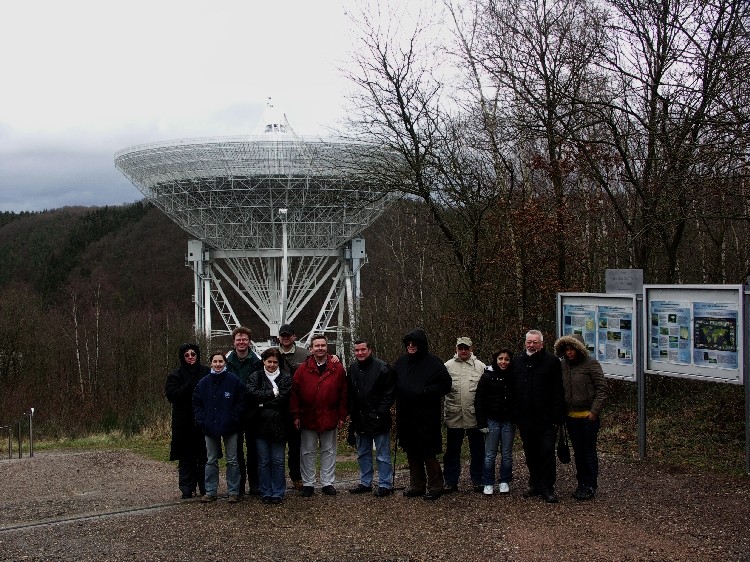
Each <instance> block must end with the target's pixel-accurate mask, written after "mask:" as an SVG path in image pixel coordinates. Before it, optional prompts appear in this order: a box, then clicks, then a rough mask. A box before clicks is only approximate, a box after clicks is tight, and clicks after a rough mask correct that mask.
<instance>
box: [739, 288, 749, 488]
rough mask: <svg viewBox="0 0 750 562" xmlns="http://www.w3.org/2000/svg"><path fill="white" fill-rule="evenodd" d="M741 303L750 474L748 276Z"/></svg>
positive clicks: (747, 470)
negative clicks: (742, 311)
mask: <svg viewBox="0 0 750 562" xmlns="http://www.w3.org/2000/svg"><path fill="white" fill-rule="evenodd" d="M742 293H743V296H742V301H743V302H742V304H743V310H744V314H743V316H744V325H743V329H742V339H743V341H742V342H741V344H742V349H743V350H744V353H743V361H742V373H741V376H742V385H743V386H744V387H745V474H750V381H748V380H747V377H748V374H750V353H749V351H750V350H749V349H748V346H747V342H748V341H750V337H749V336H750V334H749V333H748V330H750V278H748V282H747V283H746V284H745V287H744V288H743V291H742Z"/></svg>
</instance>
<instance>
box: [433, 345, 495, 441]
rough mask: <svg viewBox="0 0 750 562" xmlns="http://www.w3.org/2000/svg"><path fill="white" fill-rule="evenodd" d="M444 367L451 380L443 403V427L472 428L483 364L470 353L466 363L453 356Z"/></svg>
mask: <svg viewBox="0 0 750 562" xmlns="http://www.w3.org/2000/svg"><path fill="white" fill-rule="evenodd" d="M445 367H446V368H447V369H448V373H449V374H450V376H451V379H452V380H453V385H452V386H451V391H450V392H449V393H448V394H447V395H446V397H445V400H444V402H443V420H444V422H445V425H446V426H448V427H451V428H459V429H470V428H474V427H476V426H477V416H476V414H475V412H474V396H475V395H476V392H477V383H479V379H480V378H481V377H482V373H483V372H484V368H485V364H484V363H482V362H481V361H480V360H479V359H477V358H476V357H475V356H474V354H473V353H472V354H471V357H469V359H468V360H467V361H461V360H460V359H459V358H458V355H454V356H453V359H451V360H450V361H446V362H445Z"/></svg>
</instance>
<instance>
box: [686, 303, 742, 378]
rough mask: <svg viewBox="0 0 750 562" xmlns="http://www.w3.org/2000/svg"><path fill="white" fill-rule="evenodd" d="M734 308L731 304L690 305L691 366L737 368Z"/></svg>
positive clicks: (736, 318) (735, 310)
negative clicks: (691, 326)
mask: <svg viewBox="0 0 750 562" xmlns="http://www.w3.org/2000/svg"><path fill="white" fill-rule="evenodd" d="M737 322H738V311H737V306H736V305H735V304H733V303H716V302H712V303H708V302H696V303H694V304H693V326H694V328H693V363H695V364H696V365H704V366H706V367H717V368H720V369H722V368H723V369H736V368H737V367H738V365H739V356H738V353H737Z"/></svg>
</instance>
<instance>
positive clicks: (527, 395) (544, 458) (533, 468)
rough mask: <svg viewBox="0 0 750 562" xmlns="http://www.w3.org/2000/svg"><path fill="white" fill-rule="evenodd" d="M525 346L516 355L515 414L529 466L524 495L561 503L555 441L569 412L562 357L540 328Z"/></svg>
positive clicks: (529, 334) (532, 333)
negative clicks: (547, 347) (549, 347)
mask: <svg viewBox="0 0 750 562" xmlns="http://www.w3.org/2000/svg"><path fill="white" fill-rule="evenodd" d="M525 347H526V350H525V353H518V354H517V355H516V356H515V357H514V358H513V369H514V375H513V376H514V379H515V416H516V421H517V424H518V429H519V430H520V433H521V441H522V442H523V450H524V453H525V456H526V466H527V467H528V469H529V489H528V490H527V491H526V492H525V493H524V494H523V495H524V497H526V498H528V497H533V496H541V497H542V499H543V500H544V501H545V502H547V503H557V502H558V501H559V500H558V498H557V496H556V495H555V480H556V478H557V472H556V471H557V467H556V464H555V463H556V461H555V444H556V441H557V426H558V425H559V424H561V423H564V422H565V416H566V409H565V391H564V390H563V381H562V368H561V367H560V360H559V359H558V358H557V357H555V356H554V355H553V354H552V353H550V352H549V351H545V349H544V336H542V333H541V332H540V331H539V330H529V331H528V332H527V334H526V342H525Z"/></svg>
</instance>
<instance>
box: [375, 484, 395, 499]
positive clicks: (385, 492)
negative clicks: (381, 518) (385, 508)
mask: <svg viewBox="0 0 750 562" xmlns="http://www.w3.org/2000/svg"><path fill="white" fill-rule="evenodd" d="M392 493H393V489H392V488H384V487H383V486H379V487H378V489H377V490H375V491H374V492H373V493H372V495H373V496H375V497H376V498H384V497H385V496H390V495H391V494H392Z"/></svg>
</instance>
